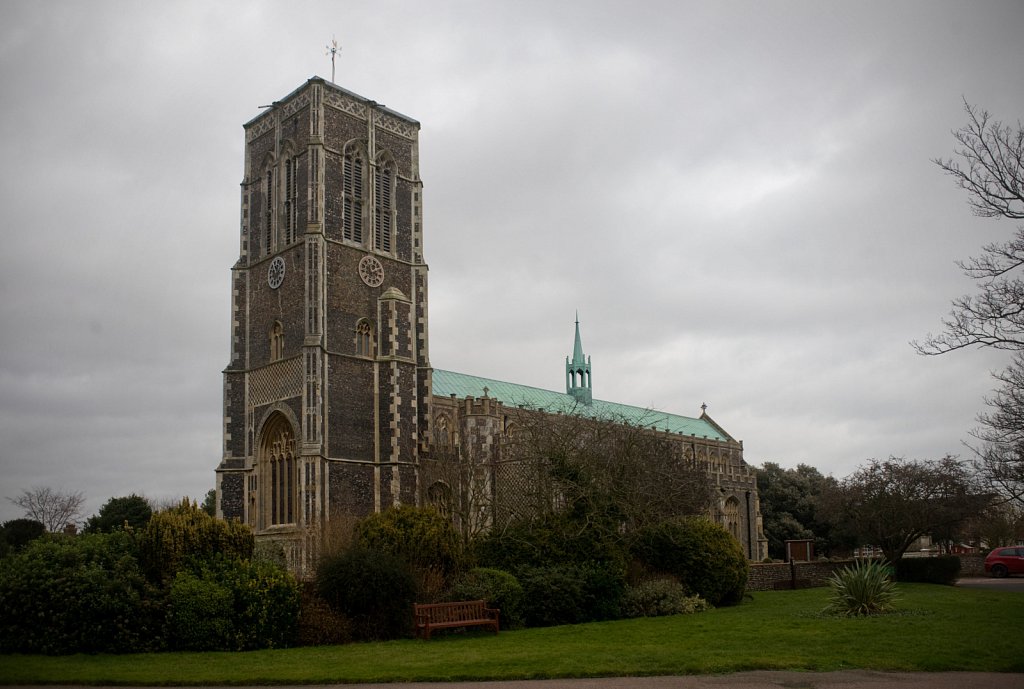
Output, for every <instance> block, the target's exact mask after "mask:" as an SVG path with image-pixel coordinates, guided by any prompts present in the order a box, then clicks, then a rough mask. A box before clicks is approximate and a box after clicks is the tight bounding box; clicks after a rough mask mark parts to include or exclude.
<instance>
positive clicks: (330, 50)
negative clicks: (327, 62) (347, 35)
mask: <svg viewBox="0 0 1024 689" xmlns="http://www.w3.org/2000/svg"><path fill="white" fill-rule="evenodd" d="M340 52H341V48H339V47H338V41H337V39H335V38H334V36H331V44H330V45H329V46H327V52H326V53H324V55H330V56H331V83H332V84H333V83H334V56H335V55H337V54H338V53H340Z"/></svg>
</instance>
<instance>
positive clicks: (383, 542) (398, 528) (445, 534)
mask: <svg viewBox="0 0 1024 689" xmlns="http://www.w3.org/2000/svg"><path fill="white" fill-rule="evenodd" d="M355 538H356V546H357V547H359V548H362V549H364V550H376V551H379V552H385V553H391V554H392V555H395V556H397V557H399V558H401V559H402V560H404V561H405V562H407V563H408V564H409V565H410V566H411V567H413V568H414V569H416V570H420V571H431V570H433V571H437V572H440V573H441V574H442V575H443V576H446V575H449V574H451V573H453V572H455V571H456V570H458V569H459V567H460V566H461V564H462V543H461V539H460V537H459V534H458V533H457V532H456V531H455V526H454V525H453V524H452V521H451V520H450V519H446V518H445V517H443V516H441V514H440V513H439V512H438V511H437V510H435V509H433V508H429V507H413V506H411V505H401V506H399V507H392V508H390V509H388V510H385V511H384V512H378V513H376V514H371V515H369V516H367V517H365V518H363V519H360V520H359V521H358V522H357V523H356V526H355Z"/></svg>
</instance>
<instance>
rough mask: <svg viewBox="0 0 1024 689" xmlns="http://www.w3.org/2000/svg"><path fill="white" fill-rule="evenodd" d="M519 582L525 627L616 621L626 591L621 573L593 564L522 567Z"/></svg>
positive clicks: (614, 569)
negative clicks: (521, 589) (521, 591)
mask: <svg viewBox="0 0 1024 689" xmlns="http://www.w3.org/2000/svg"><path fill="white" fill-rule="evenodd" d="M518 578H519V582H520V584H521V585H522V587H523V599H524V606H523V608H524V609H523V617H524V619H525V621H526V625H527V626H528V627H548V626H554V625H560V624H576V623H579V622H592V621H596V620H609V619H615V618H617V617H618V616H619V603H620V601H621V599H622V594H623V592H624V591H625V587H626V579H625V574H624V572H623V571H622V570H620V569H618V568H617V567H614V566H610V565H602V564H596V563H591V564H583V565H579V564H565V565H551V566H547V567H524V568H521V569H520V571H519V575H518Z"/></svg>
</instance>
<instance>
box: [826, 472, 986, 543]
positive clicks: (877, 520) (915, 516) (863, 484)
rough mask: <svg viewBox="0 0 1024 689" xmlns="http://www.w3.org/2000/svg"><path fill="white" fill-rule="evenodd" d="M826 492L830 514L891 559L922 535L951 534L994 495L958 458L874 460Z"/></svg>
mask: <svg viewBox="0 0 1024 689" xmlns="http://www.w3.org/2000/svg"><path fill="white" fill-rule="evenodd" d="M827 493H829V495H827V496H826V497H825V498H824V499H823V501H822V506H823V509H824V511H825V513H826V514H827V515H828V517H829V519H830V520H831V521H832V522H833V523H835V524H841V525H843V526H844V527H845V528H847V529H849V530H850V531H851V532H853V534H854V535H855V536H856V537H857V538H858V540H859V541H860V543H861V545H873V546H876V547H879V548H881V549H882V552H883V553H884V554H885V557H886V559H888V560H889V561H890V562H895V561H897V560H899V559H900V558H901V557H902V556H903V553H904V552H906V550H907V548H909V547H910V546H911V544H913V542H914V541H916V540H917V539H918V538H920V537H921V536H935V537H937V538H940V539H944V538H948V535H949V534H951V533H953V532H955V531H956V530H957V529H958V528H959V527H960V526H961V525H962V524H963V523H964V522H965V521H966V520H967V519H968V518H969V517H971V516H973V515H975V514H977V513H979V512H980V511H981V510H983V509H984V508H985V507H986V506H987V505H988V504H989V503H990V502H991V499H992V498H991V496H990V495H987V494H985V493H983V492H981V491H979V490H978V488H977V486H975V484H974V482H973V480H972V474H971V472H970V469H969V467H967V466H965V464H964V463H962V462H960V461H959V460H957V459H956V458H955V457H944V458H943V459H940V460H938V461H927V460H912V461H908V460H905V459H901V458H896V457H890V458H889V459H888V460H886V461H878V460H874V459H873V460H870V461H869V462H868V463H867V464H865V465H863V466H861V467H860V468H859V469H857V471H855V472H854V473H853V474H851V475H850V476H848V477H846V478H845V479H843V480H842V481H841V482H839V484H838V485H836V486H834V487H832V488H830V489H829V490H828V491H827Z"/></svg>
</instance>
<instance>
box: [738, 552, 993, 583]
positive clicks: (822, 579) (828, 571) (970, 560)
mask: <svg viewBox="0 0 1024 689" xmlns="http://www.w3.org/2000/svg"><path fill="white" fill-rule="evenodd" d="M959 557H960V576H961V577H977V576H985V556H984V555H960V556H959ZM853 562H854V561H853V560H836V561H833V562H826V561H824V560H818V561H815V562H795V563H793V566H794V567H795V568H796V583H797V588H807V587H808V586H828V578H829V577H830V576H832V572H834V571H836V570H837V569H840V568H842V567H846V566H848V565H852V564H853ZM792 581H793V572H792V571H791V570H790V566H789V563H788V562H769V563H760V562H759V563H753V562H752V563H750V575H749V576H748V578H747V590H748V591H772V590H774V589H778V588H789V587H790V584H791V583H792Z"/></svg>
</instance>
